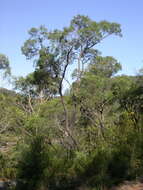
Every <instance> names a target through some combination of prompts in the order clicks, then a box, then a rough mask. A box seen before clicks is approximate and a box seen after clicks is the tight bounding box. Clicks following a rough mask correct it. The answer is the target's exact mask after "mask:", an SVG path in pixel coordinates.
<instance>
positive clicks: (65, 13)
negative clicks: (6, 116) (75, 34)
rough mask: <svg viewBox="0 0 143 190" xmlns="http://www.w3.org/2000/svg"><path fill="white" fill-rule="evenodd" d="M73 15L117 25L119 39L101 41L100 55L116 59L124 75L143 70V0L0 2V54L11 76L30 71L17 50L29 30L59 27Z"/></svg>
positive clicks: (15, 0) (22, 0)
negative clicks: (7, 60)
mask: <svg viewBox="0 0 143 190" xmlns="http://www.w3.org/2000/svg"><path fill="white" fill-rule="evenodd" d="M77 14H83V15H88V16H89V17H90V18H92V19H93V20H96V21H101V20H107V21H111V22H117V23H120V24H121V27H122V33H123V37H122V38H119V37H114V36H113V37H110V38H108V39H106V40H105V41H104V42H102V43H101V44H100V45H99V46H98V47H99V49H100V50H101V51H102V55H103V56H106V55H109V56H113V57H115V58H116V59H117V60H119V62H120V63H121V64H122V67H123V70H122V73H124V74H129V75H132V74H136V73H137V71H138V69H139V68H141V67H143V0H1V1H0V53H4V54H6V55H7V56H8V57H9V60H10V63H11V67H12V72H13V74H14V75H26V74H27V73H29V72H31V71H32V63H30V62H27V61H26V59H25V57H24V56H23V55H22V54H21V50H20V48H21V46H22V45H23V43H24V41H25V40H26V39H27V38H28V34H27V31H28V30H29V29H30V28H31V27H38V26H39V25H41V24H44V25H45V26H46V27H47V28H49V29H54V28H62V27H64V26H67V25H68V24H69V22H70V20H71V19H72V17H73V16H75V15H77Z"/></svg>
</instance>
